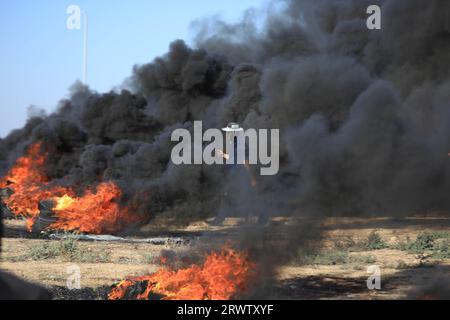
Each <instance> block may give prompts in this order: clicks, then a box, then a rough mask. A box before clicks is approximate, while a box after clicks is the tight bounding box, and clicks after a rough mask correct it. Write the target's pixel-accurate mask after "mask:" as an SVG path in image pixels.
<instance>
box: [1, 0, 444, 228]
mask: <svg viewBox="0 0 450 320" xmlns="http://www.w3.org/2000/svg"><path fill="white" fill-rule="evenodd" d="M371 4H379V5H380V6H381V8H382V30H368V29H367V27H366V18H367V14H366V8H367V7H368V6H369V5H371ZM269 8H270V9H271V10H273V11H271V12H269V14H268V15H267V17H266V20H265V23H263V25H262V26H260V25H259V24H258V23H256V22H255V21H254V20H255V18H254V15H252V14H250V13H248V14H247V15H245V17H244V19H243V20H242V21H241V22H240V23H238V24H235V25H230V24H226V23H224V22H222V21H214V20H212V21H211V20H209V21H204V23H200V24H198V25H197V26H198V28H199V31H198V36H197V37H196V43H195V48H189V47H188V46H187V45H186V44H185V43H184V42H183V41H181V40H177V41H175V42H173V43H172V44H171V45H170V50H169V52H168V53H167V54H166V55H165V56H163V57H160V58H157V59H155V60H154V61H153V62H151V63H149V64H145V65H139V66H135V68H134V69H133V72H132V75H131V77H130V78H129V79H127V81H126V85H124V89H123V90H122V91H111V92H108V93H97V92H95V91H93V90H91V89H90V88H88V87H86V86H83V85H81V84H79V83H76V84H75V85H74V86H73V87H72V88H71V95H70V98H69V99H65V100H62V101H61V102H60V103H59V106H58V108H57V111H55V112H54V113H52V114H50V115H45V114H42V113H36V112H35V113H34V116H33V117H32V118H30V119H29V120H28V122H27V124H26V125H25V127H24V128H22V129H18V130H15V131H13V132H11V133H10V134H9V135H8V136H7V137H6V138H4V139H1V140H0V168H1V170H2V171H3V172H5V171H6V170H7V169H8V168H9V167H10V166H11V165H12V164H13V162H14V160H15V159H16V158H17V156H19V155H20V154H21V153H22V152H23V151H24V149H25V147H26V146H27V145H29V144H30V143H32V142H33V141H36V140H43V141H44V142H45V146H46V148H47V150H49V152H50V154H51V157H49V161H48V163H47V171H48V175H49V176H50V177H51V178H52V179H53V180H55V181H56V182H57V183H61V184H67V185H74V186H80V187H84V186H86V185H91V184H95V183H96V182H98V181H100V180H113V181H116V182H117V183H118V184H119V185H120V187H121V188H122V189H123V190H124V196H123V199H122V201H123V202H126V203H129V204H133V206H134V207H135V208H137V210H136V212H137V214H142V215H145V216H147V217H148V218H149V219H151V218H153V217H156V216H157V215H160V214H167V215H169V216H171V215H174V216H176V217H177V218H179V219H178V220H190V219H199V218H205V217H211V216H215V215H217V214H220V215H248V214H255V215H260V216H261V217H262V218H263V219H262V220H263V221H266V220H267V217H270V216H271V215H278V214H283V215H305V216H309V215H313V216H330V215H344V214H345V215H365V214H379V215H382V214H389V215H407V214H411V213H417V212H425V211H428V210H443V211H446V210H448V209H449V208H450V197H449V196H448V192H449V190H450V159H449V156H448V153H449V151H450V27H449V25H450V22H449V20H450V17H449V15H450V3H449V2H448V1H446V0H429V1H422V0H384V1H374V0H372V1H368V0H363V1H361V0H348V1H339V0H331V1H329V0H327V1H325V0H314V1H312V0H311V1H307V0H299V1H294V0H292V1H288V0H286V1H277V2H276V3H274V4H272V5H271V6H269ZM194 120H203V122H204V127H205V128H208V127H215V128H220V127H222V126H224V125H226V124H227V123H228V122H238V123H240V124H241V125H242V126H243V127H244V128H279V129H280V136H281V150H280V153H281V154H280V172H279V173H278V175H276V176H273V177H260V176H258V175H257V173H258V171H259V170H256V168H252V169H251V171H250V173H251V175H253V177H254V179H255V180H256V181H257V185H256V187H255V188H254V189H251V190H250V188H251V186H250V184H249V182H248V180H249V179H244V178H242V179H241V178H234V177H233V173H230V172H233V170H228V169H227V168H226V167H224V166H206V165H191V166H189V165H185V166H175V165H173V164H172V163H171V161H170V152H171V148H172V146H173V143H171V142H170V134H171V132H172V131H173V130H174V129H175V128H180V127H185V128H188V129H191V128H192V126H193V121H194ZM224 193H226V198H227V200H226V201H224ZM249 208H251V209H249ZM249 211H251V212H249Z"/></svg>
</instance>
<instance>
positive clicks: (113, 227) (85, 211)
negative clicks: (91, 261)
mask: <svg viewBox="0 0 450 320" xmlns="http://www.w3.org/2000/svg"><path fill="white" fill-rule="evenodd" d="M46 160H47V154H46V153H44V152H43V151H42V143H41V142H36V143H34V144H32V145H31V146H30V147H29V148H28V150H27V152H26V154H25V155H24V156H22V157H20V158H19V159H17V161H16V163H15V164H14V166H13V167H12V168H11V169H10V170H9V172H8V173H7V174H6V176H5V177H4V178H2V179H1V180H0V188H5V187H8V188H10V189H11V190H12V191H13V193H12V194H11V195H10V196H9V197H7V198H5V199H2V200H3V201H4V203H5V204H6V205H7V206H8V208H9V209H10V211H11V212H12V213H13V214H15V215H17V216H24V217H26V218H27V222H26V225H27V228H28V230H30V231H31V229H32V227H33V224H34V222H35V221H36V219H37V218H38V216H39V213H40V212H39V207H38V205H39V202H40V201H42V200H46V199H53V200H54V202H55V206H54V208H53V212H54V214H55V215H56V216H55V218H56V219H57V220H56V222H55V223H53V224H51V225H50V226H49V227H48V228H49V229H58V230H65V231H79V232H89V233H95V234H99V233H103V232H111V233H112V232H117V231H119V230H120V229H121V228H122V227H124V226H125V225H127V224H130V223H136V222H138V218H137V217H136V216H133V215H131V214H130V213H129V210H128V209H126V208H122V207H121V206H120V205H119V204H118V203H117V200H118V199H119V198H120V197H121V195H122V192H121V190H120V189H119V187H118V186H117V185H115V184H114V183H113V182H103V183H101V184H99V185H98V186H97V188H96V190H95V191H94V192H92V191H91V190H87V191H85V193H84V195H83V196H81V197H77V196H76V194H75V192H74V190H73V189H72V188H67V187H59V186H51V185H50V180H49V179H48V177H47V175H46V174H45V167H44V166H45V162H46Z"/></svg>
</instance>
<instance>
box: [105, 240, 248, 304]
mask: <svg viewBox="0 0 450 320" xmlns="http://www.w3.org/2000/svg"><path fill="white" fill-rule="evenodd" d="M254 275H255V264H254V263H252V262H250V261H249V259H248V254H247V253H246V252H239V251H235V250H233V249H231V248H229V247H224V248H222V249H221V250H220V251H219V252H212V253H211V254H210V255H209V256H208V257H207V258H206V260H205V262H204V263H203V264H202V265H192V266H191V267H189V268H185V269H180V270H177V271H175V270H172V269H170V268H167V269H164V268H162V269H160V270H159V271H157V272H155V273H153V274H151V275H149V276H144V277H133V278H129V279H126V280H123V281H121V282H119V283H118V284H117V285H116V286H115V287H114V288H113V289H112V290H111V292H110V293H109V295H108V299H110V300H119V299H123V298H124V297H125V295H126V294H127V290H128V288H130V287H131V286H133V285H134V284H136V282H141V281H146V282H147V287H146V289H145V291H144V292H143V293H142V294H140V295H137V296H136V299H139V300H147V299H149V295H150V294H151V293H154V294H159V295H162V296H164V298H163V299H164V300H229V299H232V298H234V297H236V296H237V295H238V294H240V293H243V292H245V290H246V286H247V284H248V282H249V281H250V280H251V279H252V278H253V277H254Z"/></svg>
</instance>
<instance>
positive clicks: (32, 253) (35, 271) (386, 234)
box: [0, 217, 450, 299]
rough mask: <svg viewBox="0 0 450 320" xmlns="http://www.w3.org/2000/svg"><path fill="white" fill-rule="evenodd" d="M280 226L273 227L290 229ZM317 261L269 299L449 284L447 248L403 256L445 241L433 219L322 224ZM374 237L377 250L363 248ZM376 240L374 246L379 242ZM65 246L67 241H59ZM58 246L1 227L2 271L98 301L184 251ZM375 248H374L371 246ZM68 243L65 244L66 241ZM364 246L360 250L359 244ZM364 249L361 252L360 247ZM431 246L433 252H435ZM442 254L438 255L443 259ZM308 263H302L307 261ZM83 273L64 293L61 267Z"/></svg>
mask: <svg viewBox="0 0 450 320" xmlns="http://www.w3.org/2000/svg"><path fill="white" fill-rule="evenodd" d="M288 222H289V221H288V219H287V220H283V219H279V220H278V221H277V223H288ZM238 223H240V221H238V220H237V219H228V220H227V221H225V223H224V225H223V226H221V227H212V226H210V225H209V224H208V223H206V222H198V223H195V224H191V225H189V226H188V227H184V228H174V227H172V228H167V227H163V226H160V225H150V226H146V227H143V228H142V229H141V230H140V231H139V232H137V233H136V234H135V237H149V236H156V235H161V234H162V235H165V236H167V235H168V236H171V235H176V236H181V237H186V238H189V239H190V240H191V243H193V242H195V239H201V238H200V236H201V235H202V234H203V233H205V232H208V233H210V234H215V235H217V239H222V240H223V239H225V238H229V237H230V235H232V234H233V231H235V227H236V225H237V224H238ZM323 228H324V230H326V231H325V235H324V237H323V239H324V240H323V241H321V246H322V250H321V251H320V252H319V253H317V252H316V253H304V252H299V254H298V255H299V257H298V260H295V259H294V261H292V262H290V263H288V264H286V265H285V266H282V267H281V268H279V270H278V273H277V283H276V286H275V289H274V290H273V292H272V293H271V294H272V296H273V297H277V298H286V299H398V298H407V297H411V296H410V292H411V290H414V289H415V288H417V287H418V286H423V285H427V284H430V283H432V282H433V281H434V280H433V278H435V277H436V276H440V277H442V278H444V279H449V278H450V259H449V256H448V251H446V250H445V246H446V245H447V244H448V242H443V241H447V240H448V239H447V240H445V239H444V240H442V239H439V240H436V241H437V244H439V243H440V247H439V248H440V250H441V251H442V252H444V253H446V254H447V255H445V254H444V255H442V254H441V255H436V254H435V252H434V251H432V250H419V251H417V250H416V251H413V250H406V249H405V248H401V247H400V244H401V243H405V242H406V241H407V239H408V238H409V239H410V240H409V242H413V240H414V239H416V237H417V236H418V235H420V234H423V233H424V232H428V233H430V234H437V233H439V234H440V235H441V236H442V237H444V238H445V237H446V236H449V237H450V219H448V218H439V217H435V218H433V217H427V218H408V219H391V218H377V219H355V218H335V219H327V220H326V221H325V222H324V223H323ZM374 232H375V233H376V234H377V235H378V236H379V239H375V240H376V241H375V246H376V245H378V244H380V243H381V249H375V248H373V246H372V247H371V246H370V245H369V246H368V245H367V243H366V242H367V239H368V238H370V235H371V234H372V235H373V234H374ZM378 240H379V241H378ZM62 241H66V240H62ZM62 241H60V240H50V239H48V238H43V237H42V236H40V235H31V234H28V233H27V232H26V231H25V230H24V225H23V222H22V221H18V220H8V221H6V237H5V239H3V252H2V260H1V264H0V267H1V268H2V269H3V270H7V271H9V272H11V273H14V274H16V275H18V276H20V277H23V278H25V279H27V280H29V281H32V282H36V283H39V284H41V285H44V286H46V287H48V288H49V289H50V290H51V291H52V292H53V294H54V296H55V298H56V299H104V298H105V295H106V292H108V290H109V288H110V286H111V285H112V284H113V283H115V282H117V281H118V280H121V279H123V278H125V277H126V276H133V275H143V274H148V273H150V272H152V271H155V270H156V269H157V268H158V264H157V261H158V259H157V258H158V257H159V255H160V253H161V251H162V250H172V251H173V252H175V254H181V253H182V252H183V251H185V250H187V249H189V244H178V245H152V244H146V243H117V242H81V241H75V244H74V243H65V245H66V246H67V245H69V246H71V245H74V247H70V248H69V249H67V248H65V249H64V250H62V251H61V252H59V251H58V252H57V253H55V250H59V249H55V248H60V247H58V246H60V245H61V243H62ZM377 241H378V242H377ZM66 242H67V241H66ZM364 243H365V244H364ZM363 244H364V245H363ZM437 244H436V245H437ZM442 252H441V253H442ZM306 257H307V258H308V259H306ZM74 264H75V265H77V266H79V267H80V269H81V286H82V289H81V290H68V289H67V286H66V282H67V277H68V274H67V267H68V266H71V265H74ZM369 265H378V266H379V267H380V268H381V272H382V278H381V279H382V283H381V285H382V289H381V290H368V289H367V286H366V279H367V277H368V274H367V267H368V266H369Z"/></svg>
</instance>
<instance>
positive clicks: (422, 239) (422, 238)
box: [395, 231, 450, 259]
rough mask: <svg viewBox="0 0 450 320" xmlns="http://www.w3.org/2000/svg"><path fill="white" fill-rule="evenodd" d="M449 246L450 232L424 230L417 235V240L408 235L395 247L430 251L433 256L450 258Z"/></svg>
mask: <svg viewBox="0 0 450 320" xmlns="http://www.w3.org/2000/svg"><path fill="white" fill-rule="evenodd" d="M449 246H450V232H447V231H435V232H422V233H420V234H419V235H417V237H416V239H415V240H411V239H410V238H409V237H407V238H406V241H402V242H399V243H398V244H397V245H396V246H395V248H396V249H399V250H402V251H407V252H409V253H416V254H420V253H425V252H430V253H431V256H432V257H433V258H436V259H450V248H449Z"/></svg>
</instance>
